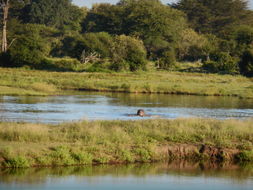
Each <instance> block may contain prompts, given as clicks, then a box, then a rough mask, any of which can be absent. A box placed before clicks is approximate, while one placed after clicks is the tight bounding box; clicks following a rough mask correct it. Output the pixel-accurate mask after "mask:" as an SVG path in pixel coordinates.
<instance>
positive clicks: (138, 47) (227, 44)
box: [0, 0, 253, 76]
mask: <svg viewBox="0 0 253 190" xmlns="http://www.w3.org/2000/svg"><path fill="white" fill-rule="evenodd" d="M3 2H7V1H6V0H5V1H3ZM3 5H4V4H3V3H2V6H3ZM2 12H3V10H2ZM1 19H3V17H2V18H1ZM252 23H253V11H252V10H249V9H248V7H247V2H245V1H244V0H236V1H235V0H223V1H220V0H179V2H178V3H176V4H172V5H164V4H162V3H161V2H160V1H159V0H120V1H119V2H118V4H116V5H111V4H96V5H94V6H93V7H92V8H91V9H88V8H85V7H82V8H79V7H77V6H75V5H73V4H72V3H71V1H70V0H9V14H8V22H7V41H8V42H9V43H8V49H7V51H2V53H1V59H0V65H1V66H5V67H26V68H35V69H46V70H57V71H136V70H156V69H164V70H173V69H175V68H177V67H180V64H181V63H182V62H185V61H187V62H189V61H190V62H200V63H201V64H202V69H201V71H205V72H218V73H233V74H239V73H241V74H244V75H247V76H251V75H252V74H253V61H252V60H253V24H252ZM3 31H4V30H3ZM2 39H3V40H4V38H2ZM3 40H2V42H3Z"/></svg>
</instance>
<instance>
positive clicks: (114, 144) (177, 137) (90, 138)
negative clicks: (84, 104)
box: [0, 119, 253, 167]
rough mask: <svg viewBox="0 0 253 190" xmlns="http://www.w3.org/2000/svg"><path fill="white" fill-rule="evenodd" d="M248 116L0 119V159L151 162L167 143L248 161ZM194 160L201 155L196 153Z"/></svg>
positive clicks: (15, 162) (252, 135)
mask: <svg viewBox="0 0 253 190" xmlns="http://www.w3.org/2000/svg"><path fill="white" fill-rule="evenodd" d="M252 123H253V122H252V120H247V121H238V120H226V121H218V120H207V119H177V120H143V121H93V122H88V121H82V122H78V123H66V124H59V125H46V124H30V123H0V164H1V165H2V166H5V167H6V166H10V167H12V166H13V167H22V166H23V167H28V166H58V165H80V164H92V163H99V164H104V163H125V162H127V163H132V162H151V161H160V160H164V159H168V156H169V155H167V154H168V152H167V150H165V151H164V150H163V149H164V147H165V148H166V146H173V145H178V144H182V145H184V146H186V147H187V146H193V145H194V146H198V145H203V144H204V145H208V146H210V147H219V148H222V149H224V150H225V149H232V150H236V151H238V152H240V154H237V159H238V160H239V161H242V162H243V161H252V160H253V158H252V155H253V154H252V150H253V130H252V127H253V125H252ZM193 156H195V159H204V158H205V159H206V155H200V153H198V152H196V154H195V155H193Z"/></svg>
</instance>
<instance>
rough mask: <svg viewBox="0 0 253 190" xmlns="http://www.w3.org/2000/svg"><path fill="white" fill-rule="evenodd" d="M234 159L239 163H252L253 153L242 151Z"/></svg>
mask: <svg viewBox="0 0 253 190" xmlns="http://www.w3.org/2000/svg"><path fill="white" fill-rule="evenodd" d="M236 159H237V161H239V162H252V161H253V151H243V152H240V153H238V154H237V155H236Z"/></svg>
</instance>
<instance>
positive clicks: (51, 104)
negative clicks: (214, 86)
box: [0, 92, 253, 123]
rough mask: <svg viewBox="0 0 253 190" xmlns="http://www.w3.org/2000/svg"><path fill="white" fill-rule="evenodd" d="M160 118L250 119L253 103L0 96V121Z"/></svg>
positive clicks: (113, 96) (202, 98) (154, 97)
mask: <svg viewBox="0 0 253 190" xmlns="http://www.w3.org/2000/svg"><path fill="white" fill-rule="evenodd" d="M140 108H141V109H144V110H145V111H146V113H147V114H151V115H157V116H159V117H160V118H169V119H173V118H179V117H204V118H215V119H230V118H235V119H246V118H250V117H253V100H252V99H240V98H235V97H207V96H183V95H182V96H181V95H162V94H160V95H159V94H152V95H148V94H123V93H88V92H87V93H80V94H78V95H76V94H75V95H73V94H69V95H65V96H46V97H38V96H36V97H34V96H0V121H26V122H41V123H60V122H69V121H77V120H82V119H87V120H115V119H120V120H129V119H141V118H139V117H129V116H128V115H129V114H135V113H136V111H137V109H140Z"/></svg>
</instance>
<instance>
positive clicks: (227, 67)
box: [203, 52, 239, 73]
mask: <svg viewBox="0 0 253 190" xmlns="http://www.w3.org/2000/svg"><path fill="white" fill-rule="evenodd" d="M203 67H204V68H205V69H206V70H208V71H209V72H224V73H238V71H239V70H238V69H239V68H238V59H236V58H233V57H231V56H230V55H229V53H226V52H215V53H212V54H211V55H210V60H207V61H206V62H205V63H204V65H203Z"/></svg>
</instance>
